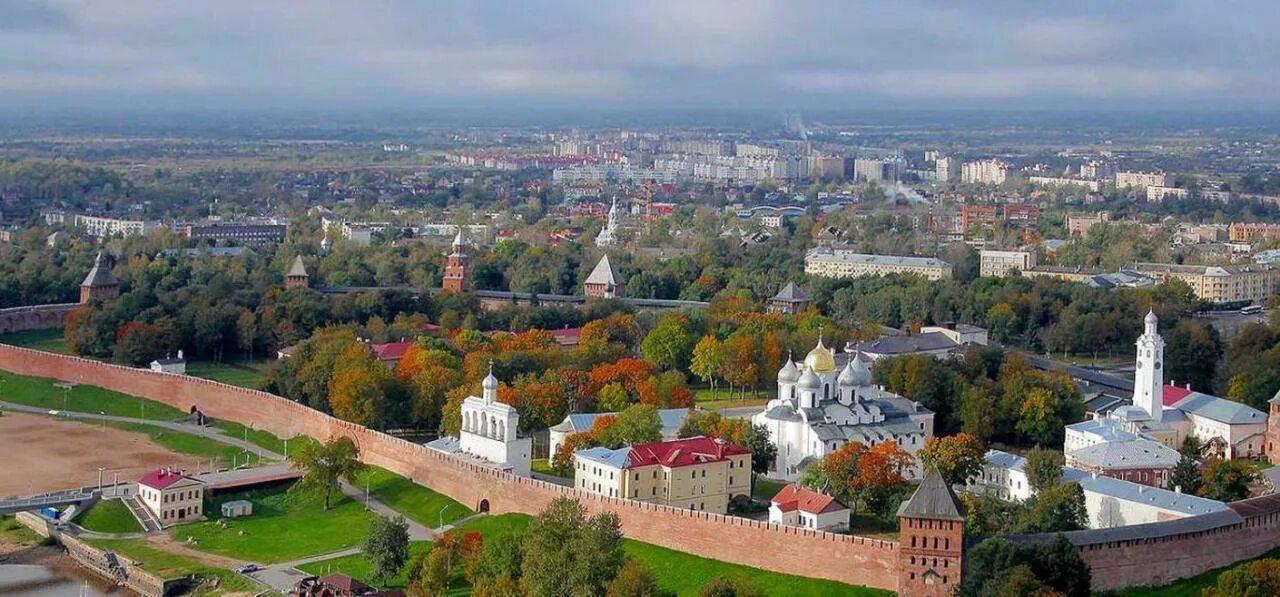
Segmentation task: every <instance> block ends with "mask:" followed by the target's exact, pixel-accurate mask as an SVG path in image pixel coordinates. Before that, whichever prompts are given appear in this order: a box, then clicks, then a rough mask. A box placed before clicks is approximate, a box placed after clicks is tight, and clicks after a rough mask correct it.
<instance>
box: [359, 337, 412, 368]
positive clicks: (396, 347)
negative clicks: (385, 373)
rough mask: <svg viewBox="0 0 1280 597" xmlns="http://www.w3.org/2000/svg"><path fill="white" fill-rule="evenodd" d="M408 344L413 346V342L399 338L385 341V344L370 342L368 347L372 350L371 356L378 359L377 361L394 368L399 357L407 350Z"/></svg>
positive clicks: (402, 356) (401, 357) (398, 362)
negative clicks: (393, 340) (397, 340)
mask: <svg viewBox="0 0 1280 597" xmlns="http://www.w3.org/2000/svg"><path fill="white" fill-rule="evenodd" d="M410 346H413V342H411V341H409V340H400V341H399V342H387V343H385V344H370V345H369V349H370V350H372V351H373V356H374V358H376V359H378V362H379V363H382V364H383V365H386V366H387V368H388V369H392V370H394V369H395V368H396V365H398V364H400V359H403V358H404V355H405V353H407V352H409V347H410Z"/></svg>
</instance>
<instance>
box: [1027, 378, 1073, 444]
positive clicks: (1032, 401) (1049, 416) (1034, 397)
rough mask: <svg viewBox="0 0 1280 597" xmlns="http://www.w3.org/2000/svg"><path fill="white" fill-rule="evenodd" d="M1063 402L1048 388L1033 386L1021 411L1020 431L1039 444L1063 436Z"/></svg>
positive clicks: (1048, 442) (1053, 440)
mask: <svg viewBox="0 0 1280 597" xmlns="http://www.w3.org/2000/svg"><path fill="white" fill-rule="evenodd" d="M1061 411H1062V403H1061V401H1060V400H1059V399H1058V397H1057V396H1056V395H1055V394H1054V393H1053V391H1052V390H1050V389H1048V388H1033V389H1032V390H1031V391H1030V392H1029V393H1028V394H1027V398H1026V400H1024V401H1023V402H1022V408H1021V410H1020V411H1019V417H1018V425H1017V429H1018V431H1020V432H1022V433H1024V434H1026V435H1027V437H1028V438H1030V439H1031V440H1032V441H1034V442H1036V443H1038V444H1052V443H1055V442H1057V441H1060V440H1059V438H1060V437H1061V436H1062V433H1063V429H1062V425H1063V422H1062V418H1061V416H1060V414H1059V413H1060V412H1061Z"/></svg>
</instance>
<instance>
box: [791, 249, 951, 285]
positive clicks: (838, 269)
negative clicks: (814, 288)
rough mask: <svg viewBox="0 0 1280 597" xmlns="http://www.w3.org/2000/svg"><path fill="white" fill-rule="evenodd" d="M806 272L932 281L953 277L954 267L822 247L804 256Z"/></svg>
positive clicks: (938, 261) (926, 260)
mask: <svg viewBox="0 0 1280 597" xmlns="http://www.w3.org/2000/svg"><path fill="white" fill-rule="evenodd" d="M804 272H805V273H806V274H812V275H816V276H825V277H828V278H857V277H861V276H884V275H888V274H915V275H917V276H920V277H923V278H925V279H928V280H941V279H943V278H950V277H951V264H950V263H947V262H946V261H943V260H941V259H935V258H933V257H902V256H899V255H870V254H866V253H855V252H853V251H849V250H846V249H831V248H827V247H818V248H815V249H812V250H810V251H809V252H808V253H807V254H806V255H805V256H804Z"/></svg>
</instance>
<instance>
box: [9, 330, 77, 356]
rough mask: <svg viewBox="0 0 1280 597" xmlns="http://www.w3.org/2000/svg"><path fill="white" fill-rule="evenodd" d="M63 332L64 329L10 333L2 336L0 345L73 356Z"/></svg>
mask: <svg viewBox="0 0 1280 597" xmlns="http://www.w3.org/2000/svg"><path fill="white" fill-rule="evenodd" d="M62 332H63V330H62V328H49V329H47V330H26V331H22V332H9V333H8V334H0V344H11V345H13V346H21V347H23V348H30V349H33V350H43V351H45V352H56V353H58V354H71V351H69V350H67V341H66V340H65V339H64V338H63V334H62Z"/></svg>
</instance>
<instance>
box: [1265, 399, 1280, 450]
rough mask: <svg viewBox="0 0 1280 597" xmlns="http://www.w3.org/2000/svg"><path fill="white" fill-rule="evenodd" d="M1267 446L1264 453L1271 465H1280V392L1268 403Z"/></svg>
mask: <svg viewBox="0 0 1280 597" xmlns="http://www.w3.org/2000/svg"><path fill="white" fill-rule="evenodd" d="M1267 410H1268V411H1269V412H1268V413H1267V437H1266V441H1267V445H1266V446H1264V451H1265V452H1266V454H1267V460H1269V461H1271V464H1280V392H1276V395H1275V396H1272V397H1271V400H1268V401H1267Z"/></svg>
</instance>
